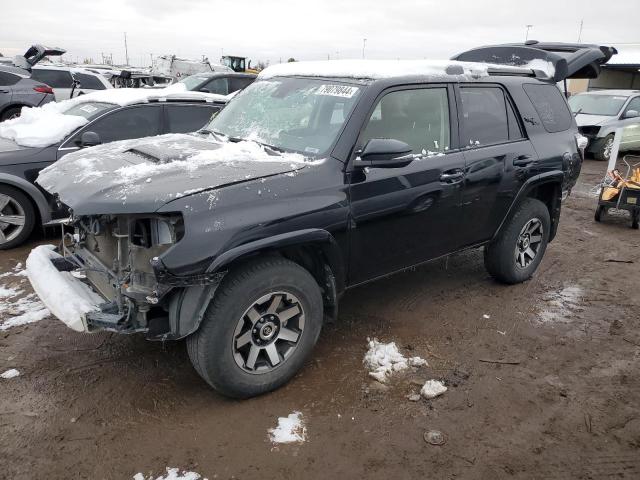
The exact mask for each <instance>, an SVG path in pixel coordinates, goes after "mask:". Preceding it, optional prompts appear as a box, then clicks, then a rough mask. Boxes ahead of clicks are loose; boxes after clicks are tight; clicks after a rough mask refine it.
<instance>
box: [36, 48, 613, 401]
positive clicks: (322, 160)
mask: <svg viewBox="0 0 640 480" xmlns="http://www.w3.org/2000/svg"><path fill="white" fill-rule="evenodd" d="M541 47H542V46H541ZM546 48H547V49H546V50H545V49H544V48H539V49H536V48H534V47H532V46H530V45H511V46H509V45H506V46H498V47H490V48H489V47H485V48H484V50H483V49H479V50H476V51H472V52H467V53H465V54H462V55H461V57H463V58H462V60H472V62H469V61H458V62H457V61H449V62H439V63H438V62H436V63H434V62H428V61H354V62H344V61H333V62H330V61H327V62H308V63H304V62H300V63H291V64H282V65H276V66H273V67H269V68H267V69H266V70H264V71H262V72H261V73H260V75H259V76H258V79H257V80H256V81H255V82H254V83H252V84H251V85H249V86H248V87H246V88H245V89H244V90H242V91H241V92H240V93H239V94H238V95H236V96H234V98H233V99H232V100H230V101H229V102H228V103H227V104H226V105H225V107H224V108H223V109H221V110H220V112H219V113H218V114H217V115H216V116H215V117H213V118H212V119H211V121H210V122H208V124H207V125H206V126H205V127H204V128H203V129H201V130H200V131H199V133H192V134H182V135H170V136H158V137H153V138H141V139H138V140H131V141H129V142H126V143H120V142H119V143H115V144H105V145H101V146H97V147H93V148H90V149H87V150H84V151H78V152H75V153H71V154H68V155H66V156H65V157H64V158H62V159H61V160H59V161H58V162H56V163H55V164H53V165H51V166H49V167H47V168H46V169H44V170H43V171H42V172H41V173H40V175H39V177H38V179H37V183H38V185H39V186H40V187H41V188H43V189H44V190H45V191H47V192H48V194H50V195H51V196H53V197H54V198H56V199H57V200H58V201H60V202H61V203H63V204H65V205H67V206H68V207H69V208H70V210H71V212H72V216H71V218H70V220H69V222H70V226H71V227H73V229H74V235H67V236H66V238H65V242H64V248H63V249H62V250H61V251H59V252H54V251H52V250H51V249H49V248H47V247H39V248H37V249H35V250H34V251H33V252H32V254H31V255H30V257H29V259H28V260H27V269H28V272H29V278H30V280H31V283H32V285H33V287H34V290H35V291H36V292H37V293H38V295H39V296H40V298H41V299H42V301H43V302H44V303H45V304H46V305H47V307H48V308H49V309H50V310H51V311H52V312H53V313H54V314H55V315H56V316H57V317H58V318H59V319H60V320H62V321H63V322H64V323H66V324H67V325H68V326H69V327H70V328H73V329H75V330H78V331H85V332H93V331H101V330H106V331H113V332H119V333H133V332H144V333H145V335H146V336H147V338H149V339H151V340H177V339H182V338H185V339H186V341H187V346H188V352H189V357H190V359H191V362H192V363H193V365H194V367H195V369H196V371H197V372H198V373H199V374H200V375H201V376H202V378H203V379H204V380H205V381H206V382H207V383H208V384H209V385H211V386H212V387H213V388H215V389H216V390H218V391H220V392H222V393H224V394H226V395H229V396H233V397H249V396H253V395H258V394H261V393H264V392H267V391H270V390H273V389H275V388H277V387H279V386H281V385H283V384H284V383H286V382H287V381H288V380H289V379H290V378H292V377H293V375H295V374H296V372H297V371H298V370H299V369H300V368H301V367H302V365H303V364H304V363H305V361H306V359H307V358H308V357H309V355H310V354H311V351H312V349H313V346H314V344H315V343H316V341H317V339H318V336H319V333H320V330H321V328H322V324H323V320H324V318H325V317H334V318H335V317H336V316H337V308H338V300H339V298H340V296H341V295H342V294H343V293H344V292H345V291H346V290H347V289H349V288H352V287H355V286H358V285H362V284H364V283H366V282H370V281H373V280H375V279H378V278H380V277H383V276H386V275H389V274H391V273H394V272H396V271H401V270H403V269H406V268H410V267H413V266H415V265H418V264H420V263H422V262H426V261H429V260H432V259H434V258H438V257H441V256H443V255H449V254H451V253H454V252H458V251H460V250H463V249H467V248H476V247H480V246H482V247H484V259H485V266H486V268H487V271H488V272H489V273H490V274H491V275H492V276H493V277H495V278H496V279H497V280H499V281H502V282H505V283H518V282H522V281H525V280H526V279H528V278H530V277H531V275H533V273H534V272H535V270H536V269H537V267H538V265H539V264H540V262H541V260H542V257H543V255H544V252H545V250H546V247H547V244H548V243H549V242H550V241H552V240H553V239H554V237H555V234H556V231H557V228H558V223H559V220H560V211H561V204H562V198H563V196H564V195H566V194H568V193H569V192H570V191H571V188H572V187H573V185H574V184H575V182H576V179H577V177H578V175H579V172H580V168H581V163H582V160H583V156H582V155H583V152H582V147H583V143H584V138H583V137H582V136H581V135H580V134H579V133H578V129H577V125H576V122H575V119H574V117H573V115H572V114H571V111H570V109H569V107H568V104H567V101H566V99H565V97H564V96H563V94H562V93H561V91H560V90H559V89H558V88H557V86H556V82H557V81H562V80H563V79H564V78H566V77H569V76H571V75H574V74H579V72H580V71H584V70H585V69H589V68H591V64H592V63H595V64H598V62H600V63H602V62H604V61H606V60H607V59H608V58H609V57H610V55H611V54H612V52H611V51H610V50H608V49H606V48H605V47H597V46H576V45H571V46H568V47H566V46H563V45H561V44H548V45H546ZM562 49H565V50H567V49H568V51H565V50H562ZM558 50H560V51H562V52H564V53H563V54H562V55H560V54H558V53H557V51H558ZM574 53H575V55H574ZM500 55H502V56H503V57H504V58H506V59H508V62H506V61H505V62H503V63H510V62H511V61H512V59H513V58H523V59H526V60H527V61H525V62H524V63H523V64H522V65H520V66H516V67H514V66H511V65H509V66H506V65H487V63H484V62H486V60H483V59H484V58H490V59H491V60H492V61H493V63H495V62H496V61H498V60H499V58H500ZM464 57H476V58H464ZM585 58H588V59H589V60H588V61H586V62H585ZM530 60H538V61H541V62H542V63H543V64H544V65H546V64H549V65H550V68H549V70H550V71H551V72H553V73H552V74H549V73H548V72H545V71H542V70H541V69H539V68H537V67H536V68H533V67H531V66H530V65H529V64H528V63H527V62H528V61H530ZM474 62H483V63H474ZM538 63H540V62H538ZM536 65H537V64H536ZM203 81H205V79H203ZM30 265H34V266H37V268H36V267H34V268H31V267H30ZM73 270H78V271H79V272H81V273H83V274H84V276H85V277H86V278H85V280H84V281H82V280H80V279H78V278H76V277H75V276H73V275H70V274H69V273H68V271H73ZM61 298H64V303H61V300H60V299H61ZM69 304H71V305H75V306H77V308H74V309H70V308H68V305H69Z"/></svg>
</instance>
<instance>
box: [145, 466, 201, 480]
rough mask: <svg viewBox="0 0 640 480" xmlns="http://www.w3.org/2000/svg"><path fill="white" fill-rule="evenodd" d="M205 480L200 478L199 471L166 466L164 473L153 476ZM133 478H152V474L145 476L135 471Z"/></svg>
mask: <svg viewBox="0 0 640 480" xmlns="http://www.w3.org/2000/svg"><path fill="white" fill-rule="evenodd" d="M201 479H202V480H207V479H206V478H204V479H203V478H202V476H201V475H200V474H199V473H196V472H186V471H182V472H180V470H179V469H177V468H170V467H167V473H166V474H165V475H161V476H159V477H155V480H201ZM133 480H154V477H153V475H150V476H149V477H145V476H144V475H143V474H142V473H136V474H135V475H134V476H133Z"/></svg>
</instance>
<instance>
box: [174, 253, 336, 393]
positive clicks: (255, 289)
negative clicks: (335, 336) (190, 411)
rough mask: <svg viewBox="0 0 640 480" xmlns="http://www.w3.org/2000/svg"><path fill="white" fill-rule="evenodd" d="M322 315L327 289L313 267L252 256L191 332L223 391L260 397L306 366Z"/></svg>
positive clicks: (196, 357)
mask: <svg viewBox="0 0 640 480" xmlns="http://www.w3.org/2000/svg"><path fill="white" fill-rule="evenodd" d="M322 320H323V312H322V295H321V292H320V287H319V286H318V284H317V283H316V281H315V279H314V278H313V276H311V274H310V273H309V272H308V271H307V270H305V269H304V268H302V267H301V266H300V265H298V264H296V263H294V262H292V261H290V260H287V259H284V258H280V257H268V258H264V259H261V260H257V261H252V262H250V263H246V264H244V265H241V266H239V267H238V268H236V269H234V270H231V271H230V272H229V273H228V274H227V275H226V276H225V277H224V279H223V280H222V283H221V284H220V286H219V287H218V289H217V291H216V294H215V296H214V298H213V300H212V302H211V304H210V305H209V307H208V308H207V311H206V313H205V315H204V318H203V320H202V324H201V325H200V328H199V329H198V330H197V331H196V332H195V333H194V334H192V335H190V336H189V337H187V350H188V353H189V358H190V359H191V362H192V363H193V366H194V367H195V369H196V371H197V372H198V374H199V375H200V376H201V377H202V378H203V379H204V380H205V381H206V382H207V383H208V384H209V385H211V386H212V387H213V388H214V389H216V390H217V391H218V392H220V393H222V394H223V395H226V396H229V397H234V398H248V397H253V396H255V395H260V394H262V393H266V392H269V391H271V390H275V389H276V388H278V387H280V386H282V385H284V384H285V383H286V382H288V381H289V380H290V379H291V378H292V377H293V376H294V375H295V374H296V373H297V372H298V371H299V370H300V368H302V365H303V364H304V362H305V360H306V359H307V358H308V356H309V354H310V353H311V351H312V350H313V347H314V345H315V343H316V341H317V340H318V336H319V335H320V330H321V328H322ZM255 352H257V353H255Z"/></svg>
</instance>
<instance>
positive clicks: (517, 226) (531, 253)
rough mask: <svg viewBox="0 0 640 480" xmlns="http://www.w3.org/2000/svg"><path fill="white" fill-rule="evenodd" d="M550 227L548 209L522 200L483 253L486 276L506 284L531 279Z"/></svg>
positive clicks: (546, 241)
mask: <svg viewBox="0 0 640 480" xmlns="http://www.w3.org/2000/svg"><path fill="white" fill-rule="evenodd" d="M550 227H551V219H550V217H549V210H548V209H547V206H546V205H545V204H544V203H542V202H541V201H540V200H537V199H535V198H526V199H524V200H523V201H522V203H521V204H520V206H519V207H518V209H517V210H516V212H515V213H514V214H513V215H512V216H511V217H510V218H509V219H508V220H507V224H506V225H505V226H504V227H503V229H502V231H501V232H500V233H499V234H498V237H497V238H496V239H495V240H493V241H492V242H491V243H490V244H489V245H487V246H486V247H485V249H484V265H485V268H486V269H487V271H488V272H489V274H490V275H491V276H492V277H493V278H495V279H496V280H498V281H500V282H503V283H507V284H514V283H520V282H524V281H525V280H528V279H529V278H531V276H532V275H533V273H534V272H535V271H536V269H537V268H538V265H540V262H541V261H542V257H543V256H544V252H545V251H546V249H547V243H548V241H549V232H550Z"/></svg>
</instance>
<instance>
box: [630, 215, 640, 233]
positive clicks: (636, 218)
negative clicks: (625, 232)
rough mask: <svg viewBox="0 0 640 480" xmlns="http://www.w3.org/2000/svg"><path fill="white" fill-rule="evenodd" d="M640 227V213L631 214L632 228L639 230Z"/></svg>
mask: <svg viewBox="0 0 640 480" xmlns="http://www.w3.org/2000/svg"><path fill="white" fill-rule="evenodd" d="M639 227H640V212H631V228H633V229H634V230H638V228H639Z"/></svg>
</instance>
